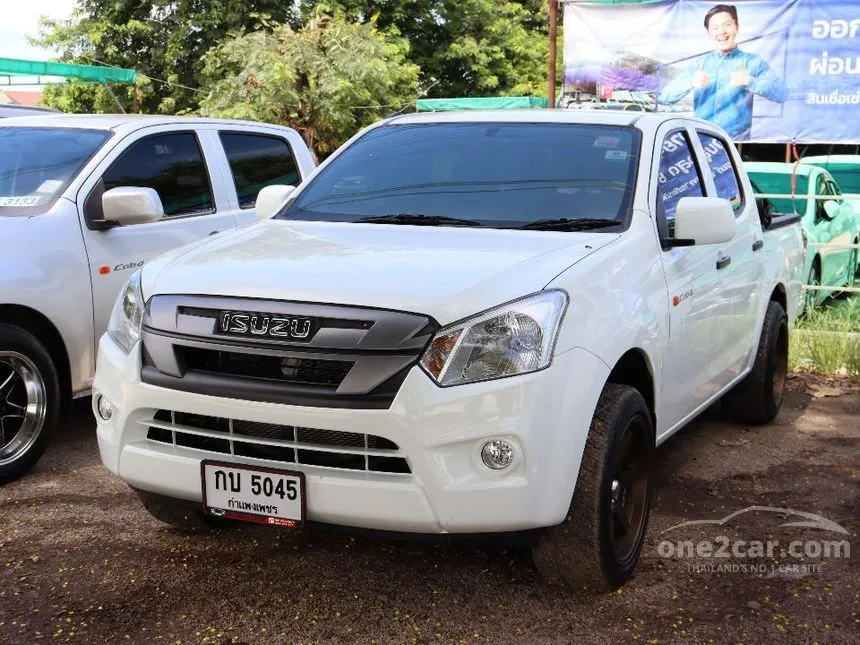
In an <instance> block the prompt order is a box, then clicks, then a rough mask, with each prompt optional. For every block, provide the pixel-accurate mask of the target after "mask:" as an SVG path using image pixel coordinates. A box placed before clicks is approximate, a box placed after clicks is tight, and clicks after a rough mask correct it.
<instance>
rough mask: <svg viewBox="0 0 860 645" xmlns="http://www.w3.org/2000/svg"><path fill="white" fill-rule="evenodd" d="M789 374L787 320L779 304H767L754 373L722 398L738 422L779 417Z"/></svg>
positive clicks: (765, 420)
mask: <svg viewBox="0 0 860 645" xmlns="http://www.w3.org/2000/svg"><path fill="white" fill-rule="evenodd" d="M787 375H788V320H787V318H786V316H785V310H784V309H783V308H782V305H780V304H779V303H778V302H774V301H771V302H770V303H768V306H767V312H766V313H765V316H764V324H763V325H762V329H761V340H760V341H759V346H758V353H757V354H756V357H755V363H754V364H753V368H752V371H751V372H750V373H749V374H748V375H747V377H746V378H745V379H744V380H743V381H741V382H740V383H738V384H737V385H736V386H735V387H734V388H733V389H732V390H731V391H729V392H728V393H727V394H726V395H725V396H723V398H722V405H723V409H724V410H725V411H726V412H727V413H728V414H729V416H730V417H731V418H732V419H734V420H735V421H740V422H742V423H754V424H763V423H768V422H770V421H772V420H773V419H774V417H776V415H777V414H778V413H779V409H780V408H781V407H782V402H783V400H784V398H785V381H786V377H787Z"/></svg>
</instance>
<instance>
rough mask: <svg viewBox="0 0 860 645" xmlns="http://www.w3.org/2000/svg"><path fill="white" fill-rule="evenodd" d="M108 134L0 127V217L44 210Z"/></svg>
mask: <svg viewBox="0 0 860 645" xmlns="http://www.w3.org/2000/svg"><path fill="white" fill-rule="evenodd" d="M109 136H110V133H109V132H106V131H104V130H81V129H77V128H16V127H0V216H4V215H35V214H38V213H41V212H44V211H46V210H48V209H49V208H50V207H51V205H52V204H53V203H54V202H55V201H56V199H57V197H58V196H59V195H60V194H61V193H62V192H63V190H65V188H66V186H67V185H68V183H69V182H70V181H71V180H72V178H73V177H74V176H75V173H77V172H78V171H79V170H80V169H81V167H82V166H83V165H84V164H85V163H86V161H87V160H88V159H89V158H90V157H91V156H92V155H93V154H94V153H95V152H96V150H98V149H99V148H100V147H101V145H102V144H103V143H104V142H105V141H106V140H107V138H108V137H109Z"/></svg>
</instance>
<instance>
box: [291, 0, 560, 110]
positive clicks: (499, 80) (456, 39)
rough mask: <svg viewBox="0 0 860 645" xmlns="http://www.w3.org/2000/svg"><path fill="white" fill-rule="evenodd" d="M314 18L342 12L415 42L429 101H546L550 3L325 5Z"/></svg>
mask: <svg viewBox="0 0 860 645" xmlns="http://www.w3.org/2000/svg"><path fill="white" fill-rule="evenodd" d="M301 6H302V10H303V11H304V12H305V15H307V12H311V11H314V10H316V9H319V8H321V7H322V8H325V9H331V10H339V11H342V12H343V13H344V14H345V15H346V16H347V17H348V18H352V19H354V20H359V21H362V22H367V21H370V20H373V21H375V23H376V24H377V26H378V27H379V29H380V30H382V31H389V32H391V33H395V34H399V35H402V36H403V37H405V38H406V39H407V40H409V42H410V44H411V47H412V49H411V53H410V60H411V61H412V62H414V63H415V64H417V65H418V66H419V67H420V68H421V81H422V86H425V87H426V86H429V85H431V84H432V83H434V82H435V83H436V85H435V86H434V87H433V89H431V90H430V91H429V93H428V95H429V96H498V95H512V94H513V95H531V94H538V95H545V94H546V69H547V60H548V56H549V35H548V34H549V3H548V1H547V0H519V1H510V0H509V1H504V0H319V1H306V2H302V3H301Z"/></svg>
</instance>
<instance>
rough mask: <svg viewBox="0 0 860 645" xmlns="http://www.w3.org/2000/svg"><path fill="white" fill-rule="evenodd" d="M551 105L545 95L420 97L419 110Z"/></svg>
mask: <svg viewBox="0 0 860 645" xmlns="http://www.w3.org/2000/svg"><path fill="white" fill-rule="evenodd" d="M548 106H549V99H547V98H546V97H545V96H501V97H492V98H479V99H465V98H464V99H418V103H417V105H416V108H417V110H418V111H419V112H442V111H444V110H518V109H537V108H546V107H548Z"/></svg>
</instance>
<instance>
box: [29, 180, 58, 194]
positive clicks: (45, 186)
mask: <svg viewBox="0 0 860 645" xmlns="http://www.w3.org/2000/svg"><path fill="white" fill-rule="evenodd" d="M62 185H63V182H62V181H61V180H59V179H46V180H45V181H43V182H42V185H41V186H39V187H38V188H37V189H36V192H37V193H48V194H53V193H55V192H57V190H58V189H59V188H60V186H62Z"/></svg>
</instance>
